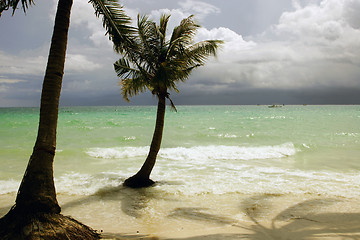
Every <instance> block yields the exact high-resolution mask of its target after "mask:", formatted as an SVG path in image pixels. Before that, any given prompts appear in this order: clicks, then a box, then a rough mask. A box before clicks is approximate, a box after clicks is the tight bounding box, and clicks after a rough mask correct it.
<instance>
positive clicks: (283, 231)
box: [168, 194, 360, 240]
mask: <svg viewBox="0 0 360 240" xmlns="http://www.w3.org/2000/svg"><path fill="white" fill-rule="evenodd" d="M277 197H281V195H277V194H262V195H255V196H251V197H249V198H247V199H245V200H243V201H242V202H241V204H240V210H241V212H242V213H244V214H245V215H246V216H247V218H249V219H250V220H251V222H252V223H253V224H251V225H249V224H246V225H244V224H241V223H240V222H239V220H236V219H233V218H230V217H225V216H221V215H216V214H211V213H208V212H207V210H208V209H207V208H177V209H175V210H174V211H173V212H172V213H171V214H170V215H168V217H172V218H182V219H187V220H192V221H200V222H203V223H205V224H208V223H210V224H215V225H223V226H225V225H228V226H232V227H237V228H240V229H241V232H248V233H238V234H214V235H204V236H198V237H190V238H183V239H186V240H197V239H199V240H200V239H205V238H206V239H252V240H266V239H272V240H281V239H292V240H297V239H298V240H300V239H301V240H303V239H318V238H319V239H321V238H324V237H337V239H338V238H346V239H360V227H359V226H360V213H341V212H330V213H322V212H320V213H319V209H320V208H322V207H329V206H331V205H333V204H336V203H339V202H341V200H338V199H333V198H322V199H312V200H306V201H303V202H300V203H298V204H295V205H293V206H291V207H289V208H287V209H285V210H283V211H281V212H280V213H279V214H277V215H276V216H275V217H274V218H272V220H271V222H270V224H268V225H266V226H265V225H264V224H263V223H262V220H265V219H266V217H267V216H268V215H270V213H272V212H274V210H275V208H274V206H273V204H272V201H273V200H275V199H276V198H277ZM244 230H245V231H244Z"/></svg>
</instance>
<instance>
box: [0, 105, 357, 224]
mask: <svg viewBox="0 0 360 240" xmlns="http://www.w3.org/2000/svg"><path fill="white" fill-rule="evenodd" d="M177 109H178V112H174V111H171V110H170V108H168V109H167V112H166V116H165V128H164V135H163V141H162V146H161V150H160V152H159V155H158V158H157V162H156V165H155V168H154V170H153V173H152V175H151V177H152V179H153V180H155V181H156V182H157V184H156V185H155V186H154V187H152V188H151V190H144V191H150V193H149V192H147V194H146V196H147V197H149V196H151V197H150V198H151V199H157V198H156V197H154V195H158V196H160V198H161V199H162V201H164V199H168V198H175V199H176V201H175V200H174V201H170V202H172V203H170V205H167V206H168V208H169V207H170V208H171V206H172V205H171V204H175V205H176V203H174V202H178V201H182V200H181V199H183V201H190V200H189V199H191V198H193V197H195V196H197V197H198V198H199V199H202V198H203V197H204V196H206V199H212V201H213V206H215V205H218V206H221V204H220V205H219V202H218V200H216V199H218V197H220V196H229V199H230V198H231V199H234V197H236V196H238V195H239V196H240V195H241V196H244V195H247V196H259V195H261V194H265V195H267V196H283V195H290V194H291V195H297V196H306V195H309V194H310V195H313V196H326V197H330V198H331V197H343V198H350V199H351V198H356V199H357V198H359V197H360V106H358V105H348V106H327V105H326V106H313V105H308V106H302V105H298V106H282V107H275V108H270V107H268V106H177ZM38 114H39V109H38V108H1V109H0V198H1V197H4V196H12V197H13V196H15V194H16V191H17V189H18V186H19V184H20V181H21V178H22V176H23V173H24V171H25V168H26V165H27V162H28V159H29V157H30V155H31V152H32V147H33V145H34V142H35V138H36V133H37V124H38ZM155 116H156V107H155V106H117V107H113V106H111V107H62V108H61V109H60V112H59V120H58V138H57V150H56V156H55V162H54V175H55V184H56V190H57V193H58V196H59V198H60V199H63V198H66V197H70V198H73V199H83V198H92V197H93V196H98V197H99V196H100V197H99V198H100V200H101V201H100V202H102V204H103V205H104V202H106V201H116V197H108V198H106V197H104V196H108V194H109V191H111V190H114V189H119V188H121V187H119V186H120V185H121V183H122V182H123V181H124V180H125V179H126V178H127V177H130V176H132V175H133V174H134V173H136V172H137V170H138V169H139V168H140V167H141V165H142V163H143V161H144V160H145V158H146V155H147V152H148V150H149V144H150V142H151V138H152V133H153V130H154V124H155ZM114 191H115V190H114ZM116 191H117V194H118V195H117V198H119V199H124V196H123V195H124V194H125V195H126V194H127V195H128V196H130V198H134V197H131V196H133V195H132V194H134V192H130V193H129V192H127V193H125V190H123V189H122V190H116ZM142 193H144V192H142ZM137 196H138V199H137V201H140V202H142V204H143V205H141V204H140V205H139V206H140V207H139V206H137V207H138V208H139V209H142V210H141V211H149V209H148V208H149V205H146V204H145V205H146V206H147V207H144V198H147V197H146V196H145V197H144V195H142V194H140V195H137ZM230 196H231V197H230ZM185 199H186V200H185ZM133 200H134V199H133ZM12 201H13V200H12ZM67 201H69V199H67ZM159 201H160V200H159ZM201 201H202V200H198V203H199V204H200V202H201ZM219 201H220V200H219ZM229 201H232V200H229ZM65 202H66V201H65ZM145 202H146V203H148V202H147V201H145ZM2 203H3V204H4V201H3V202H2ZM11 204H12V202H9V203H8V204H5V205H6V206H10V205H11ZM123 204H124V203H123ZM154 204H159V202H157V203H154ZM130 205H131V204H130ZM190 205H191V204H190ZM210 205H211V204H210ZM141 206H143V207H141ZM1 207H5V206H0V208H1ZM97 207H100V206H98V205H97ZM113 207H114V206H113ZM119 208H121V209H122V211H123V212H124V206H122V207H119ZM130 208H131V206H130ZM130 208H129V209H130ZM129 209H128V210H127V211H130V210H129ZM144 209H147V210H144ZM69 211H70V210H69ZM79 211H80V210H79ZM109 211H110V212H114V211H115V210H114V209H112V210H109ZM70 213H71V211H70ZM125 213H126V211H125ZM127 213H129V212H127ZM73 214H74V215H76V213H73ZM134 214H135V215H136V213H134V212H131V211H130V214H128V215H130V216H131V215H134ZM230 215H231V214H230V213H229V216H230ZM231 216H234V215H231ZM133 217H134V216H133ZM135 217H136V216H135ZM80 218H81V217H80ZM89 218H91V216H89ZM82 219H86V217H84V216H83V217H82Z"/></svg>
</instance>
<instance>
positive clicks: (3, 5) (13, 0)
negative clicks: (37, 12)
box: [0, 0, 35, 17]
mask: <svg viewBox="0 0 360 240" xmlns="http://www.w3.org/2000/svg"><path fill="white" fill-rule="evenodd" d="M19 2H20V0H1V1H0V17H1V13H2V12H3V11H6V10H9V8H12V9H13V12H12V14H13V15H14V13H15V10H16V9H17V6H18V4H19ZM31 4H35V3H34V0H21V5H22V9H23V10H24V12H26V9H28V8H29V6H30V5H31Z"/></svg>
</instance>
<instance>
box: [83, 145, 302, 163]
mask: <svg viewBox="0 0 360 240" xmlns="http://www.w3.org/2000/svg"><path fill="white" fill-rule="evenodd" d="M148 151H149V147H117V148H92V149H89V150H88V151H87V152H86V153H87V154H88V155H89V156H91V157H96V158H105V159H109V158H115V159H124V158H133V157H143V156H146V154H147V153H148ZM295 153H296V149H295V146H294V144H293V143H284V144H282V145H276V146H250V147H247V146H224V145H218V146H216V145H210V146H195V147H176V148H162V149H161V150H160V152H159V157H160V158H165V159H172V160H191V161H192V160H201V159H203V160H204V159H205V160H209V159H210V160H211V159H213V160H236V159H239V160H252V159H271V158H284V157H288V156H292V155H295Z"/></svg>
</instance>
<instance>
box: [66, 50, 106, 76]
mask: <svg viewBox="0 0 360 240" xmlns="http://www.w3.org/2000/svg"><path fill="white" fill-rule="evenodd" d="M99 68H101V64H99V63H95V62H92V61H90V60H89V59H87V56H85V55H80V54H67V57H66V61H65V70H66V72H90V71H94V70H96V69H99Z"/></svg>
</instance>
